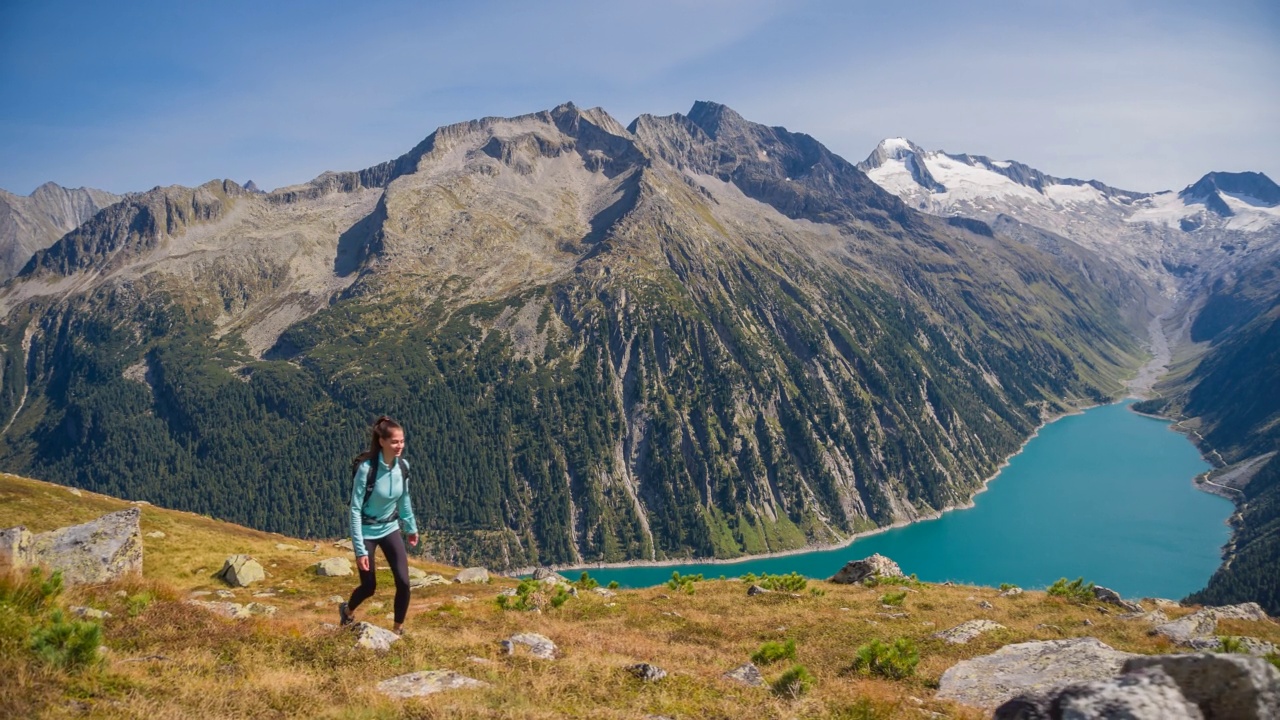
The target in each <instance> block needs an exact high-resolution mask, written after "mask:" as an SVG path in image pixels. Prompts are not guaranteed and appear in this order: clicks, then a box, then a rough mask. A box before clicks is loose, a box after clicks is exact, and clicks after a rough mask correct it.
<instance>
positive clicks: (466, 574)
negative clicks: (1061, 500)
mask: <svg viewBox="0 0 1280 720" xmlns="http://www.w3.org/2000/svg"><path fill="white" fill-rule="evenodd" d="M453 581H454V582H456V583H487V582H489V571H488V570H485V569H484V568H482V567H473V568H467V569H466V570H463V571H462V572H460V573H458V575H457V576H456V577H455V578H454V579H453Z"/></svg>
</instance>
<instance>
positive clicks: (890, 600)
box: [880, 590, 907, 607]
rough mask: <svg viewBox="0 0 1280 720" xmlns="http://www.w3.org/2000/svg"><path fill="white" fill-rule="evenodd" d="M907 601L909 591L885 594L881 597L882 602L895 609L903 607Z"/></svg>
mask: <svg viewBox="0 0 1280 720" xmlns="http://www.w3.org/2000/svg"><path fill="white" fill-rule="evenodd" d="M906 600H907V591H906V590H902V591H899V592H896V593H885V594H883V595H881V596H880V602H881V603H883V604H885V605H891V606H893V607H902V603H904V602H906Z"/></svg>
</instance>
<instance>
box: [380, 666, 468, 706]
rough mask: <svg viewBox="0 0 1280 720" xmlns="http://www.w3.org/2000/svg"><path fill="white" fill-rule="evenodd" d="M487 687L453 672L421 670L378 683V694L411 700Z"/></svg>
mask: <svg viewBox="0 0 1280 720" xmlns="http://www.w3.org/2000/svg"><path fill="white" fill-rule="evenodd" d="M482 687H489V683H486V682H483V681H481V680H476V679H474V678H469V677H467V676H466V675H462V674H461V673H457V672H454V671H453V670H422V671H419V672H412V673H409V674H407V675H398V676H396V677H393V678H391V679H390V680H383V681H382V682H380V683H378V692H380V693H382V694H383V695H389V696H391V697H393V698H399V699H403V698H411V697H421V696H423V695H431V694H433V693H438V692H444V691H445V690H459V689H463V688H482Z"/></svg>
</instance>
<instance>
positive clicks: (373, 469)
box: [360, 455, 378, 508]
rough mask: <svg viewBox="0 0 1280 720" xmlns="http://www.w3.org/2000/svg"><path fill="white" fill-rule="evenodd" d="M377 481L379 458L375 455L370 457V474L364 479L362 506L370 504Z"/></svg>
mask: <svg viewBox="0 0 1280 720" xmlns="http://www.w3.org/2000/svg"><path fill="white" fill-rule="evenodd" d="M377 482H378V458H377V456H376V455H375V456H374V457H371V458H369V475H368V476H367V477H366V478H365V481H364V502H363V503H361V505H360V507H362V508H363V507H364V506H365V505H366V504H368V502H369V496H370V495H373V486H374V485H376V484H377Z"/></svg>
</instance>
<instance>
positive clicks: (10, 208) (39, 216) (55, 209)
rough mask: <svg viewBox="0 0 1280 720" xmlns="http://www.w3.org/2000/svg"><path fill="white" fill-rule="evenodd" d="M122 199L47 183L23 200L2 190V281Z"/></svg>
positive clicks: (89, 189)
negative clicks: (32, 256)
mask: <svg viewBox="0 0 1280 720" xmlns="http://www.w3.org/2000/svg"><path fill="white" fill-rule="evenodd" d="M119 201H120V196H119V195H113V194H112V193H109V192H105V191H103V190H94V189H92V188H76V189H74V190H71V189H69V188H64V187H61V186H59V185H55V184H54V183H45V184H44V185H41V186H40V187H38V188H36V189H35V190H34V191H33V192H32V193H31V194H30V195H28V196H26V197H23V196H21V195H14V194H13V193H10V192H6V191H4V190H0V281H4V280H8V279H9V278H11V277H13V276H14V275H17V274H18V271H19V270H21V269H22V266H23V265H26V264H27V260H29V259H30V258H31V255H32V254H33V253H35V252H36V251H37V250H43V249H45V248H47V247H49V246H50V245H52V244H53V243H54V241H55V240H57V239H58V238H60V237H62V236H63V235H65V234H67V233H68V232H71V231H72V230H74V229H75V228H76V227H78V226H79V225H80V224H81V223H83V222H84V221H85V220H88V219H89V218H91V217H93V215H94V214H95V213H97V212H98V211H99V210H101V209H102V208H104V207H107V206H109V205H113V204H115V203H117V202H119Z"/></svg>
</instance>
